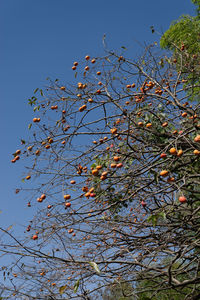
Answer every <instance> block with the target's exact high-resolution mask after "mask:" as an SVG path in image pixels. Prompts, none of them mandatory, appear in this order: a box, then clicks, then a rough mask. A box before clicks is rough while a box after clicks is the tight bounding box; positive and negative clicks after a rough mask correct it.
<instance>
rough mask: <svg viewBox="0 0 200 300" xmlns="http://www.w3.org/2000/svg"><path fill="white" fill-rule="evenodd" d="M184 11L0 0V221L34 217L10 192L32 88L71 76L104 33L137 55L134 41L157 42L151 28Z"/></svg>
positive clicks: (182, 1)
mask: <svg viewBox="0 0 200 300" xmlns="http://www.w3.org/2000/svg"><path fill="white" fill-rule="evenodd" d="M181 14H191V15H194V6H193V5H192V4H191V2H190V0H167V1H164V0H152V1H148V0H140V1H137V0H101V1H95V0H84V1H82V0H1V1H0V103H1V106H0V135H1V147H0V167H1V171H0V174H1V181H0V184H1V196H0V197H1V198H0V199H1V201H0V209H1V210H2V213H1V215H0V226H7V225H10V224H13V223H17V224H24V220H29V219H30V218H31V217H30V213H29V212H30V210H28V209H27V208H26V203H25V202H24V201H23V197H21V196H20V193H19V194H18V195H15V193H14V191H15V188H16V187H18V186H20V185H21V182H20V181H21V178H22V176H21V175H23V163H22V162H20V161H19V162H17V163H16V164H11V163H10V160H11V159H12V155H11V154H12V153H13V152H14V151H15V150H16V149H20V142H19V140H20V138H21V137H23V138H25V139H26V136H27V134H28V129H27V125H28V123H29V122H30V121H31V120H32V115H33V114H32V110H31V108H30V107H29V106H28V105H27V99H28V98H29V97H31V96H32V95H33V90H34V89H35V88H36V87H42V86H43V85H44V84H45V79H46V77H48V76H50V77H51V78H53V79H55V78H60V79H61V80H62V81H63V82H68V81H70V80H71V79H72V71H71V66H72V63H73V61H75V60H81V59H82V58H83V57H84V56H85V55H86V54H90V55H92V56H93V55H94V56H96V55H98V54H102V53H103V47H102V37H103V35H104V34H106V37H107V43H108V46H109V48H111V49H119V48H120V47H121V46H122V45H123V46H126V47H128V48H129V49H130V51H131V52H129V53H132V55H133V56H134V55H136V49H137V51H138V42H140V43H141V44H143V42H146V43H148V42H151V41H153V40H154V39H157V38H156V37H155V36H154V35H152V34H151V30H150V26H151V25H154V27H155V28H156V30H157V31H160V32H164V31H165V30H166V29H167V28H168V27H169V25H170V23H171V21H173V20H176V19H177V18H178V17H179V16H180V15H181ZM141 52H142V47H141ZM137 53H138V52H137Z"/></svg>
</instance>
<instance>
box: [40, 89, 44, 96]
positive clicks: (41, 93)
mask: <svg viewBox="0 0 200 300" xmlns="http://www.w3.org/2000/svg"><path fill="white" fill-rule="evenodd" d="M40 95H41V96H42V97H43V96H44V94H43V90H42V89H40Z"/></svg>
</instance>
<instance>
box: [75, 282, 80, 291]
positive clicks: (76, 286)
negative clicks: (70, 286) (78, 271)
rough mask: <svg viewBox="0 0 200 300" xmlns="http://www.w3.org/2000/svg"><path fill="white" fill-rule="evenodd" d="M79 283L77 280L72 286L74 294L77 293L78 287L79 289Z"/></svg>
mask: <svg viewBox="0 0 200 300" xmlns="http://www.w3.org/2000/svg"><path fill="white" fill-rule="evenodd" d="M79 283H80V279H78V280H77V281H76V282H75V284H74V293H76V292H77V290H78V287H79Z"/></svg>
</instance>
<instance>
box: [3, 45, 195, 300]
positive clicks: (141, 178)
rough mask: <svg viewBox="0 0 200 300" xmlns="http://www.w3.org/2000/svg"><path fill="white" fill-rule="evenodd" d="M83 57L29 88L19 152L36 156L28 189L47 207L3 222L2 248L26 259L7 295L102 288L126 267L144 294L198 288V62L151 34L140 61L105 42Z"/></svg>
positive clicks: (7, 271)
mask: <svg viewBox="0 0 200 300" xmlns="http://www.w3.org/2000/svg"><path fill="white" fill-rule="evenodd" d="M185 51H186V50H184V49H183V50H182V51H181V52H180V53H179V55H180V58H181V57H184V56H185V55H186V52H185ZM187 55H190V53H187ZM191 59H192V58H191ZM72 68H73V71H74V72H75V80H74V83H71V84H70V83H67V84H64V83H62V82H60V81H59V80H57V79H56V80H54V81H53V80H48V86H47V87H46V88H44V89H43V90H41V89H36V90H35V93H34V96H33V97H32V98H31V99H29V104H30V105H31V106H33V111H34V114H35V116H34V118H33V121H32V122H31V123H30V124H29V129H30V132H31V133H32V134H30V140H29V141H24V140H23V142H22V147H21V149H18V150H17V151H16V152H15V153H14V156H13V159H12V163H16V162H18V160H19V159H20V161H21V160H22V161H23V164H24V165H26V166H27V167H26V172H25V175H24V177H23V182H22V186H21V187H20V188H19V189H18V192H20V193H21V192H22V191H24V192H26V193H25V199H26V202H27V206H28V207H29V208H30V209H31V207H35V209H37V213H35V214H34V216H33V220H32V221H31V222H30V224H27V228H26V232H25V234H24V236H23V237H22V238H19V239H18V238H16V237H15V236H14V235H13V234H12V233H11V232H9V231H6V230H4V229H1V231H2V232H3V233H4V237H2V239H1V247H0V251H1V253H2V255H6V254H8V255H10V254H13V256H14V257H15V258H16V259H15V260H14V261H12V262H11V263H10V265H9V266H4V267H3V268H2V273H3V276H4V279H5V281H4V293H3V296H4V297H12V296H13V295H14V296H15V297H16V299H17V297H26V296H27V297H29V299H93V297H94V295H96V293H97V292H98V291H99V290H101V289H102V290H104V289H105V288H106V287H108V286H110V285H112V283H113V281H116V282H121V280H122V279H124V278H125V283H124V284H126V281H127V284H128V283H131V286H132V287H133V290H132V291H131V293H132V295H129V296H130V297H135V298H136V299H140V296H141V297H142V295H143V294H144V293H146V292H147V293H148V296H149V295H151V296H154V295H156V294H157V295H159V293H166V294H167V292H169V294H170V291H171V290H172V289H174V290H175V291H177V293H179V295H181V296H182V299H195V297H197V295H199V294H200V287H199V282H200V273H199V263H200V261H199V255H198V254H199V247H200V244H199V225H200V208H199V204H200V200H199V196H200V186H199V182H200V180H199V179H200V174H199V166H200V161H199V157H200V122H199V119H200V117H199V113H200V109H199V103H198V102H197V101H193V102H190V100H189V98H188V94H189V95H192V94H193V93H194V90H195V88H198V87H199V86H198V84H197V83H193V84H191V82H190V81H189V80H187V79H186V78H185V69H187V74H190V73H191V72H192V69H191V65H190V64H188V65H183V66H182V68H181V67H180V66H179V71H178V72H177V67H176V62H174V61H173V59H171V58H170V57H167V55H166V53H164V54H163V53H162V52H161V53H159V47H158V46H156V45H150V46H149V47H147V48H146V49H145V54H144V55H143V56H142V57H141V58H140V59H137V60H134V59H130V58H128V57H125V55H124V54H121V53H120V54H117V53H115V52H113V51H108V50H105V54H104V55H103V56H102V57H96V58H92V59H91V58H90V57H89V56H88V55H87V56H86V57H85V60H84V61H83V62H74V65H73V67H72ZM195 91H196V90H195ZM179 262H181V263H179ZM145 282H147V283H148V284H146V283H145ZM151 283H153V290H152V287H151ZM149 285H150V286H149ZM143 299H144V297H143ZM161 299H162V298H161ZM196 299H197V298H196Z"/></svg>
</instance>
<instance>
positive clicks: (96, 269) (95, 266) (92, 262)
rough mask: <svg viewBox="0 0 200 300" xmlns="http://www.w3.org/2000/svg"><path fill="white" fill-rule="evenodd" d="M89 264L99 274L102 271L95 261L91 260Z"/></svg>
mask: <svg viewBox="0 0 200 300" xmlns="http://www.w3.org/2000/svg"><path fill="white" fill-rule="evenodd" d="M89 264H90V266H91V267H92V268H93V269H94V270H95V271H96V272H97V273H98V274H99V273H100V270H99V267H98V265H97V264H96V263H95V262H94V261H89Z"/></svg>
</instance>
